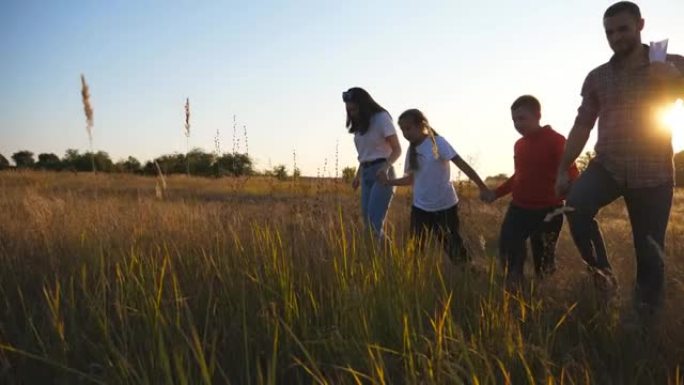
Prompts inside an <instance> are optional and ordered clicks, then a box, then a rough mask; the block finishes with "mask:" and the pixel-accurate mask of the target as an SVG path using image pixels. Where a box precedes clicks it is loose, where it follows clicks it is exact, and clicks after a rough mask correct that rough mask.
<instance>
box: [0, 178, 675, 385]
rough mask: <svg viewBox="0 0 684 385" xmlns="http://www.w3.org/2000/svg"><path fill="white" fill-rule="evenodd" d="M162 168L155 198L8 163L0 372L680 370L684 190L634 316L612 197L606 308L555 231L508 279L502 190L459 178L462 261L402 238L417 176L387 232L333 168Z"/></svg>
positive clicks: (494, 376) (237, 377)
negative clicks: (217, 174) (325, 172)
mask: <svg viewBox="0 0 684 385" xmlns="http://www.w3.org/2000/svg"><path fill="white" fill-rule="evenodd" d="M166 183H167V186H168V188H167V190H166V191H165V192H164V194H163V195H164V196H163V197H162V198H160V197H158V194H157V192H156V186H157V180H156V179H155V178H152V177H143V176H132V175H124V174H121V175H116V174H108V175H107V174H91V173H79V174H75V173H67V172H61V173H47V172H32V171H27V172H16V171H11V172H9V171H8V172H2V173H0V383H2V384H248V385H262V384H425V385H427V384H473V385H475V384H481V385H484V384H515V385H518V384H547V385H552V384H668V385H670V384H671V385H675V384H676V385H684V311H683V309H682V307H683V306H684V201H682V198H684V192H683V191H678V192H677V193H676V196H675V204H674V207H673V210H672V218H671V222H670V223H671V224H670V227H669V233H668V243H667V249H666V254H667V256H666V276H667V283H666V287H667V289H666V290H667V298H666V301H665V305H664V307H663V309H662V312H661V313H660V314H659V317H657V318H656V319H655V320H652V323H650V324H647V325H644V324H643V323H641V322H639V319H638V317H636V315H635V314H634V312H633V310H632V306H631V302H630V301H631V298H632V294H631V290H632V287H633V283H634V273H635V263H634V262H635V261H634V252H633V246H632V240H631V233H630V230H629V222H628V220H627V215H626V212H625V208H624V205H623V204H622V202H621V201H618V202H615V203H614V204H612V205H610V206H609V207H607V208H606V209H605V210H603V211H602V212H601V214H600V220H601V223H602V228H603V231H604V234H605V236H606V241H607V246H608V248H609V253H610V258H611V262H612V263H613V266H614V269H615V272H616V275H617V277H618V279H619V281H620V284H621V285H620V294H621V295H620V299H619V301H618V303H616V304H614V305H613V306H608V305H606V304H605V303H604V302H603V301H602V300H601V299H600V298H598V297H597V296H596V295H595V293H594V291H593V290H592V289H593V287H592V284H591V280H590V279H589V275H588V273H587V272H586V268H585V267H584V265H583V263H582V262H581V260H580V258H579V255H578V254H577V251H576V250H575V248H574V245H573V244H572V243H571V240H570V238H569V235H568V233H567V229H566V228H564V230H563V234H562V236H561V239H560V242H559V245H558V253H557V255H558V267H559V270H558V271H557V272H556V274H555V275H553V276H551V277H548V278H546V279H544V280H542V281H536V280H534V279H530V280H529V281H528V282H527V284H526V286H525V289H524V290H523V291H522V292H508V291H506V290H505V289H504V287H503V285H502V281H503V280H502V276H501V273H500V271H499V267H498V265H497V260H496V242H497V235H498V231H499V225H500V221H501V219H502V217H503V214H504V212H505V209H506V205H507V201H505V200H502V201H498V202H496V203H495V204H494V205H486V204H483V203H481V202H480V201H479V200H478V199H477V198H476V196H475V192H474V191H471V190H469V189H468V188H467V186H462V187H461V188H460V189H459V193H460V195H461V199H462V201H461V204H460V216H461V221H462V232H463V234H464V236H465V238H466V239H467V242H468V248H469V250H470V252H471V253H472V255H473V264H472V266H469V267H466V268H464V267H457V266H453V265H452V264H451V263H450V262H449V261H448V259H447V258H446V257H445V256H444V255H443V254H442V252H441V251H440V249H439V248H438V247H428V248H427V249H424V250H420V249H417V248H416V247H415V245H414V244H413V243H412V242H411V241H409V240H408V236H407V231H408V217H409V207H410V191H409V190H400V191H399V192H398V194H397V196H396V197H395V199H394V201H393V203H392V207H391V209H390V213H389V216H388V224H389V234H390V237H391V239H392V245H391V246H390V247H384V246H382V245H374V244H373V242H372V241H371V240H370V239H369V237H368V236H367V234H366V232H365V231H364V230H363V227H362V226H361V225H360V220H359V211H360V210H359V204H358V199H357V198H356V195H355V193H354V192H353V191H352V189H351V188H350V187H349V186H348V185H346V184H344V183H342V182H341V181H334V180H317V179H301V180H299V181H278V180H276V179H273V178H265V177H259V178H221V179H210V178H195V177H185V176H172V177H169V178H168V179H167V180H166ZM529 262H531V261H529ZM528 276H529V277H530V278H531V276H532V275H531V272H529V271H528Z"/></svg>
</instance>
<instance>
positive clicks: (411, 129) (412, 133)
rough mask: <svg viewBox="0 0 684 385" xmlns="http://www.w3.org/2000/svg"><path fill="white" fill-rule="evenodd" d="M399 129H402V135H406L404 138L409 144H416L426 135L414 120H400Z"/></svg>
mask: <svg viewBox="0 0 684 385" xmlns="http://www.w3.org/2000/svg"><path fill="white" fill-rule="evenodd" d="M399 128H401V133H402V134H403V135H404V138H406V140H408V141H409V142H416V141H418V140H420V139H423V138H424V137H425V135H426V133H425V130H424V129H423V127H422V126H421V125H419V124H418V123H416V122H414V121H413V120H412V119H408V118H404V119H399Z"/></svg>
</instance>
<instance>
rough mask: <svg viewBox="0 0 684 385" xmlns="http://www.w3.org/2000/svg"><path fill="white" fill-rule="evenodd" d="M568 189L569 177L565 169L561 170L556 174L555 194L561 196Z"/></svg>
mask: <svg viewBox="0 0 684 385" xmlns="http://www.w3.org/2000/svg"><path fill="white" fill-rule="evenodd" d="M568 191H570V177H569V176H568V173H567V172H566V171H561V172H559V173H558V175H557V176H556V196H557V197H563V196H565V195H566V194H567V193H568Z"/></svg>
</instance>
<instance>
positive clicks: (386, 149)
mask: <svg viewBox="0 0 684 385" xmlns="http://www.w3.org/2000/svg"><path fill="white" fill-rule="evenodd" d="M396 134H397V130H396V129H395V128H394V123H393V122H392V117H391V116H390V114H389V113H387V112H385V111H380V112H378V113H375V114H373V116H371V118H370V122H369V124H368V131H366V133H365V134H363V135H361V134H359V133H358V132H355V133H354V144H356V151H357V152H358V153H359V157H358V159H359V162H368V161H371V160H376V159H381V158H385V159H387V158H389V156H390V154H391V153H392V147H390V145H389V143H387V140H386V139H385V138H387V137H388V136H392V135H396Z"/></svg>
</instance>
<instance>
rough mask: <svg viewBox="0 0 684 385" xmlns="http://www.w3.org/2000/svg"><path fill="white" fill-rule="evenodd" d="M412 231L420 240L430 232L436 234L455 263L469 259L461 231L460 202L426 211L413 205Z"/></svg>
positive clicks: (424, 238) (425, 237)
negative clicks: (446, 207)
mask: <svg viewBox="0 0 684 385" xmlns="http://www.w3.org/2000/svg"><path fill="white" fill-rule="evenodd" d="M411 233H412V234H413V235H414V236H416V237H418V240H419V242H424V241H425V240H426V239H427V236H428V235H429V234H432V235H434V236H435V237H436V238H437V240H438V241H439V242H441V243H442V245H443V246H444V250H445V251H446V252H447V255H448V256H449V259H451V261H452V262H454V263H462V262H466V261H468V259H469V258H468V252H467V250H466V248H465V246H464V245H463V238H461V234H460V233H459V219H458V204H456V205H453V206H451V207H449V208H448V209H445V210H440V211H425V210H422V209H419V208H418V207H416V206H412V207H411Z"/></svg>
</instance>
